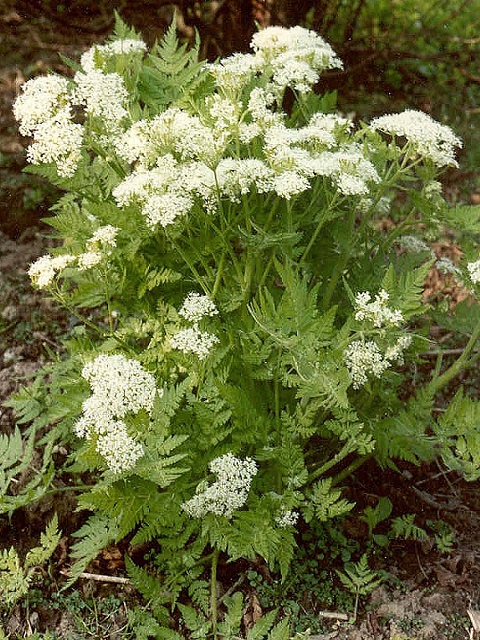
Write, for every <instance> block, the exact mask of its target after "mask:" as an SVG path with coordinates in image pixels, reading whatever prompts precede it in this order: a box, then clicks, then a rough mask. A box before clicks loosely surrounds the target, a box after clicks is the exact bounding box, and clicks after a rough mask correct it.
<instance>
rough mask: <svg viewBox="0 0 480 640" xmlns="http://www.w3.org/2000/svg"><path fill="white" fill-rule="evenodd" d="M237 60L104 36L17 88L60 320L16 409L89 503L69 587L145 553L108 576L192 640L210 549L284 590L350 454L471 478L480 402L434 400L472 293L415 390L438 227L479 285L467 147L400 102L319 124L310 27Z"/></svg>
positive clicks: (326, 514) (44, 267) (83, 503)
mask: <svg viewBox="0 0 480 640" xmlns="http://www.w3.org/2000/svg"><path fill="white" fill-rule="evenodd" d="M251 46H252V53H249V54H235V55H233V56H231V57H228V58H225V59H221V60H219V61H218V62H215V63H213V64H205V63H203V62H199V61H198V59H197V52H198V43H197V47H194V48H193V49H192V50H190V51H187V50H186V48H185V47H184V46H183V45H182V46H179V44H178V42H177V40H176V36H175V29H174V27H173V26H172V27H171V28H170V30H169V31H168V32H167V34H166V36H165V38H164V39H163V41H162V42H160V43H159V44H157V45H155V46H154V47H153V48H152V50H151V51H148V50H147V47H146V45H145V43H144V42H143V41H142V40H141V39H139V38H138V36H136V35H135V34H134V33H133V32H132V31H130V30H128V29H127V28H126V27H125V26H124V25H122V24H121V23H118V24H117V30H116V35H115V36H114V37H113V38H112V40H111V41H110V42H108V43H107V44H104V45H95V46H94V47H93V48H92V49H90V50H89V51H87V52H86V53H84V54H83V55H82V57H81V59H80V63H79V64H72V68H73V70H74V73H73V75H72V77H69V78H66V77H61V76H57V75H53V74H52V75H48V76H47V77H38V78H34V79H32V80H29V81H28V82H27V83H26V84H25V85H24V87H23V91H22V92H21V94H20V95H19V97H18V98H17V100H16V102H15V105H14V111H15V115H16V117H17V119H18V120H19V122H20V131H21V133H22V134H24V135H27V136H31V137H32V143H31V145H30V147H29V148H28V152H27V155H28V159H29V161H30V163H31V166H30V168H29V171H31V172H33V173H36V174H39V175H41V176H44V177H45V178H47V179H48V180H50V181H51V182H52V183H53V184H55V185H56V186H58V187H59V188H60V189H61V190H63V191H64V192H65V193H64V195H63V196H62V197H61V198H60V199H59V201H58V203H57V204H56V205H55V206H54V208H53V210H54V215H53V217H52V218H50V219H49V222H50V224H51V226H52V227H53V228H54V229H55V230H56V232H57V234H58V237H59V238H60V239H61V241H62V242H61V244H60V246H59V247H58V248H57V249H56V250H55V251H52V253H51V255H46V256H43V257H42V258H40V259H39V260H37V261H36V262H35V263H34V264H32V265H31V267H30V271H29V273H30V277H31V279H32V282H33V285H34V286H36V287H37V288H40V289H44V290H46V291H47V292H48V294H49V295H51V296H52V297H53V298H55V299H56V300H57V301H58V302H59V303H60V304H62V305H63V306H64V307H65V308H66V309H68V310H69V311H70V312H71V314H72V315H73V316H74V317H75V318H76V319H77V321H76V324H75V326H74V328H73V331H72V334H71V336H70V337H69V339H68V340H67V341H66V353H65V354H63V356H62V357H61V358H59V359H58V361H57V362H55V363H53V364H51V365H48V367H46V368H45V369H44V371H43V374H41V376H40V378H38V379H37V380H36V382H35V383H34V384H33V386H32V388H31V389H30V390H29V391H28V393H27V392H24V393H21V394H20V395H19V396H18V397H17V399H16V401H15V402H14V405H15V407H16V409H17V412H18V414H19V417H20V419H23V420H24V421H26V420H30V421H32V420H33V426H32V427H31V428H30V429H31V431H32V430H33V432H35V430H37V431H38V432H40V431H42V433H43V430H44V427H45V426H46V425H50V426H49V432H48V435H46V436H44V439H43V442H46V443H47V444H49V446H50V449H48V451H51V447H52V446H53V443H58V442H62V443H63V446H66V447H68V450H69V452H70V453H69V467H68V469H69V471H70V472H71V473H84V472H89V474H90V475H89V477H90V478H94V483H93V485H92V486H88V487H86V488H85V489H84V490H83V491H82V490H81V487H80V488H78V487H77V489H78V490H79V494H80V495H79V506H80V507H81V508H82V509H85V510H89V511H90V512H91V515H90V517H89V518H88V520H87V521H86V524H85V525H84V526H83V527H82V528H81V529H80V530H79V531H78V533H77V534H76V535H77V537H78V539H79V540H78V542H77V543H76V544H75V545H74V547H73V557H74V558H76V560H77V561H76V563H75V564H74V566H73V567H72V579H75V577H76V576H78V575H79V574H80V572H81V571H83V569H84V567H85V566H86V564H87V563H88V562H89V561H90V560H91V559H92V558H94V557H95V555H96V554H97V553H98V552H99V551H100V550H101V549H102V548H103V547H104V546H106V545H107V544H109V543H110V542H112V541H119V540H121V539H123V538H125V537H126V536H129V539H130V544H131V545H137V544H139V543H145V542H148V541H152V540H155V541H157V548H158V549H159V551H158V552H157V555H156V560H155V564H156V566H157V567H158V577H157V578H156V579H155V580H152V579H151V578H152V576H149V575H148V574H147V572H146V571H145V570H144V569H143V568H140V567H138V566H135V565H134V564H133V562H132V561H131V560H129V559H128V558H127V559H126V566H127V570H128V572H129V574H130V576H131V577H132V578H133V579H134V581H136V583H137V584H138V585H139V588H140V589H141V590H143V592H144V593H146V594H147V595H148V597H150V598H153V602H154V603H155V607H156V610H157V613H158V612H159V611H160V613H159V614H158V615H159V616H160V614H161V612H162V611H165V610H164V609H163V608H162V606H163V605H164V604H166V603H168V602H171V601H176V600H177V599H178V597H179V595H180V593H181V592H182V591H183V590H187V592H188V593H189V597H190V599H191V601H192V600H193V602H196V603H197V604H199V603H200V602H202V603H203V605H202V606H203V611H204V614H205V616H206V618H205V619H203V618H202V619H203V620H206V619H207V618H209V619H210V622H209V623H208V624H210V626H208V624H207V622H208V620H207V622H205V624H207V626H206V627H202V629H203V631H199V629H197V630H196V631H195V632H194V631H192V633H196V634H197V635H195V636H194V637H206V635H208V633H210V631H211V632H212V633H213V634H214V635H218V634H219V633H220V631H218V627H217V618H218V612H217V595H216V593H217V592H216V586H215V585H216V575H217V567H218V562H219V557H220V558H221V559H223V560H225V559H228V560H235V559H238V558H246V559H254V558H255V557H257V556H261V557H262V558H264V559H265V561H266V562H268V563H269V564H270V565H271V567H272V568H273V569H277V568H278V569H279V570H280V572H281V573H282V574H283V575H284V576H285V575H286V574H287V572H288V569H289V562H290V560H291V558H292V554H293V551H294V547H295V532H296V527H297V525H298V522H299V519H302V520H303V522H305V523H307V524H308V523H309V522H311V521H312V520H313V519H317V520H320V521H327V520H329V519H331V518H334V517H337V516H340V515H342V514H345V513H347V512H348V511H349V510H351V509H352V507H353V506H354V505H353V504H351V503H349V502H348V501H347V500H346V499H345V498H344V497H342V491H341V486H340V483H341V481H342V479H344V478H345V477H346V476H347V475H348V474H350V473H353V472H354V471H355V469H357V468H358V467H359V466H360V465H361V464H362V463H363V462H364V461H365V460H367V459H371V458H375V459H376V460H377V461H378V462H379V464H381V465H386V464H393V463H394V461H395V460H398V459H405V460H408V461H411V462H414V463H415V462H421V461H429V460H432V459H433V458H434V457H437V458H439V459H441V460H443V462H444V463H445V464H446V465H447V466H448V467H450V468H454V469H456V470H458V471H459V472H461V473H463V474H465V476H466V477H467V478H470V479H474V478H477V477H479V476H480V431H479V424H480V420H479V418H480V409H479V405H478V403H477V402H476V401H474V400H472V399H470V398H469V397H468V396H467V395H466V394H464V393H462V391H461V390H460V391H459V392H458V393H457V395H456V396H455V397H454V398H453V400H452V401H451V403H450V405H449V406H445V407H443V408H442V411H441V412H439V411H437V410H436V405H435V402H436V398H437V397H438V392H439V391H440V390H441V389H442V387H444V386H445V385H446V384H447V383H449V382H450V381H451V380H453V378H454V377H455V376H456V375H457V374H458V373H459V372H460V371H461V370H462V369H463V368H464V367H467V366H469V365H470V364H471V363H472V362H473V360H474V359H475V358H476V357H477V355H476V351H475V349H474V347H475V344H476V341H477V338H478V336H479V334H480V324H479V322H478V319H479V314H478V309H477V303H476V302H475V301H472V304H471V305H470V306H468V305H463V306H461V310H462V309H463V312H464V314H465V315H464V316H460V313H461V310H460V311H459V312H458V314H459V316H458V317H459V320H458V322H459V324H461V326H462V327H463V331H464V333H465V334H468V337H467V338H466V340H465V344H466V346H465V349H464V350H463V353H462V354H461V355H460V356H459V358H458V360H457V361H455V362H454V363H450V364H449V366H446V365H444V363H443V361H442V352H441V349H440V348H438V360H437V364H436V366H435V367H433V368H432V372H431V374H430V373H429V375H428V376H427V377H426V379H425V380H424V382H423V385H421V386H419V384H418V383H417V382H416V380H415V372H416V365H417V363H419V362H421V360H422V353H424V352H425V351H428V352H429V353H431V352H433V351H435V350H436V349H437V347H436V345H435V342H434V339H433V338H432V337H431V336H430V335H429V326H430V325H431V323H432V321H433V319H434V320H435V322H436V323H437V324H438V323H441V322H442V317H443V318H444V316H442V315H441V313H440V311H437V310H436V309H435V308H434V306H433V305H432V304H431V303H430V304H427V303H426V302H425V301H424V300H423V299H422V292H423V283H424V280H425V277H426V275H427V273H428V271H429V270H430V269H431V268H432V266H433V265H434V263H435V260H436V256H435V255H434V254H433V253H432V251H431V249H430V245H431V243H432V241H434V240H435V239H436V238H438V237H440V236H441V234H442V232H443V229H444V227H445V225H448V226H449V227H450V228H453V229H454V230H457V231H461V234H459V241H460V240H461V241H462V242H463V246H462V248H463V258H462V261H461V263H460V264H458V265H453V264H452V263H448V264H447V266H448V268H449V269H450V270H451V271H452V272H454V275H455V277H456V278H457V279H461V280H463V282H464V285H465V286H466V287H467V288H468V289H474V290H475V288H476V287H478V283H479V281H480V266H479V265H480V262H479V261H478V258H479V255H478V250H477V247H476V244H475V233H477V232H478V223H477V222H476V218H477V217H478V210H474V209H472V210H470V209H468V208H467V207H464V208H461V207H457V208H456V209H455V210H454V211H453V212H452V210H451V209H450V207H449V206H448V205H447V203H446V202H445V200H444V198H443V197H442V190H441V185H440V183H439V182H438V180H437V178H438V175H439V173H440V172H441V170H443V169H444V168H445V167H452V166H456V164H457V162H456V159H455V153H456V150H457V149H458V147H460V146H461V142H460V140H459V139H458V138H457V137H456V136H455V135H454V133H453V132H452V131H451V130H450V129H449V128H448V127H447V126H444V125H442V124H439V123H438V122H436V121H434V120H433V119H432V118H431V117H429V116H428V115H426V114H424V113H421V112H418V111H412V110H411V111H406V112H404V113H400V114H390V115H385V116H382V117H379V118H376V119H374V120H372V121H371V122H370V123H359V124H355V123H354V122H352V121H351V120H350V119H348V118H347V117H346V116H344V115H342V114H340V113H339V112H337V111H336V108H335V98H334V96H333V95H332V94H324V95H319V94H318V92H314V91H313V87H314V86H315V87H320V88H321V75H322V73H323V72H324V71H325V70H327V69H331V68H335V67H340V66H341V62H340V60H339V59H338V57H337V56H336V54H335V53H334V51H333V50H332V49H331V47H330V46H329V45H328V44H327V43H326V42H325V41H324V40H323V39H322V38H321V37H320V36H318V35H317V34H315V33H313V32H311V31H308V30H306V29H304V28H301V27H294V28H291V29H286V28H282V27H269V28H267V29H265V30H263V31H260V32H259V33H257V34H255V35H254V37H253V39H252V43H251ZM286 105H291V106H288V108H287V107H286ZM388 217H390V218H392V220H394V221H395V222H394V223H393V224H390V225H388V226H387V225H384V224H383V225H382V221H384V220H385V219H386V218H388ZM460 236H461V237H460ZM442 264H443V266H444V267H445V264H446V261H445V260H443V263H442ZM444 320H445V322H447V320H448V321H449V322H450V321H451V317H447V318H444ZM429 357H430V356H429ZM407 388H408V389H410V392H409V393H408V394H407V392H406V389H407ZM44 468H45V469H47V468H48V469H50V467H48V464H47V463H46V462H45V463H44ZM43 478H44V479H43V482H39V481H37V484H36V487H35V491H33V494H32V493H31V494H30V495H31V496H32V495H33V496H34V497H35V498H38V497H41V495H42V494H43V493H44V492H45V491H47V490H48V488H49V485H50V484H51V483H54V479H55V475H54V474H53V473H47V471H45V473H44V476H43ZM10 498H11V497H9V496H8V491H6V492H5V498H4V505H6V506H5V507H4V510H7V509H8V510H11V509H12V508H15V504H14V501H13V503H12V499H10ZM206 565H209V566H211V581H210V587H211V595H210V597H208V593H207V590H208V588H210V587H209V585H208V584H207V582H206V581H205V580H204V579H203V577H202V576H203V575H204V572H205V567H206ZM154 584H156V585H157V587H155V589H156V590H155V589H154V587H153V586H152V585H154ZM152 590H153V591H154V593H153V592H152ZM195 594H196V595H195ZM199 594H202V595H201V596H199ZM195 598H196V599H195ZM202 598H203V600H202ZM207 601H208V605H206V604H205V602H207ZM237 605H238V602H237ZM182 606H183V605H182ZM199 606H200V605H199ZM200 608H201V607H200ZM183 613H184V616H185V619H186V620H187V619H188V620H190V623H189V624H190V628H192V627H195V624H196V623H195V620H197V622H198V619H197V618H195V616H194V615H193V613H192V610H190V609H188V608H185V607H184V610H183ZM192 620H193V621H192ZM187 624H188V623H187ZM199 624H200V623H199ZM200 626H201V625H200ZM199 628H200V627H199ZM282 628H283V627H282ZM199 633H200V635H198V634H199ZM202 633H203V634H204V635H203V636H202V635H201V634H202ZM281 633H283V634H285V633H286V634H287V635H286V636H284V635H283V636H282V635H281V634H280V632H279V635H278V637H288V629H287V627H285V628H284V630H283V631H282V632H281ZM224 635H225V634H224ZM162 637H163V636H162ZM225 637H226V636H225ZM272 637H273V636H272Z"/></svg>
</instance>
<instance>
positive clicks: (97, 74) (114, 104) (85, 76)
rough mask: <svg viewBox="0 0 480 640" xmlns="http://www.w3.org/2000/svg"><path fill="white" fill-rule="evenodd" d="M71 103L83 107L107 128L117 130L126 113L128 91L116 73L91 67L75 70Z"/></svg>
mask: <svg viewBox="0 0 480 640" xmlns="http://www.w3.org/2000/svg"><path fill="white" fill-rule="evenodd" d="M74 81H75V83H76V87H75V89H74V93H73V97H72V100H73V103H74V104H77V105H81V106H84V107H85V113H86V114H88V115H91V116H95V117H96V118H98V119H99V120H100V121H102V123H103V125H104V126H105V127H106V128H107V129H114V130H117V129H118V127H119V125H120V123H121V122H122V120H124V119H125V118H126V117H127V115H128V111H127V108H126V107H127V104H128V92H127V89H126V87H125V83H124V81H123V78H122V77H121V76H120V75H119V74H118V73H103V71H100V70H99V69H92V70H91V71H88V72H87V73H82V72H80V71H79V72H77V73H76V74H75V77H74Z"/></svg>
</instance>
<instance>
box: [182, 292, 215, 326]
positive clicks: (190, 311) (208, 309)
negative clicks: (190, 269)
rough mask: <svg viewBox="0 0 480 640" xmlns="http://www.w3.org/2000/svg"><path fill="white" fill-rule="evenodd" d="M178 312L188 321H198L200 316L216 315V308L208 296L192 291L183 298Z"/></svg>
mask: <svg viewBox="0 0 480 640" xmlns="http://www.w3.org/2000/svg"><path fill="white" fill-rule="evenodd" d="M178 313H179V314H180V315H181V316H183V317H184V318H185V319H186V320H189V321H190V322H199V321H200V320H201V319H202V318H205V317H207V316H214V315H216V314H217V313H218V309H217V307H216V306H215V303H214V302H213V301H212V300H211V299H210V298H209V297H208V296H205V295H201V294H199V293H197V292H196V291H192V292H191V293H189V294H188V296H187V297H186V298H185V300H184V302H183V305H182V306H181V308H180V310H179V312H178Z"/></svg>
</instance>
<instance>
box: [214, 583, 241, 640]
mask: <svg viewBox="0 0 480 640" xmlns="http://www.w3.org/2000/svg"><path fill="white" fill-rule="evenodd" d="M224 602H225V606H226V608H227V610H226V612H225V615H224V617H223V620H222V621H221V622H219V623H218V626H217V631H218V633H219V634H220V636H221V637H224V638H232V639H233V638H236V637H239V635H240V627H241V626H242V618H243V595H242V593H241V592H240V591H236V592H235V593H234V594H233V595H232V596H230V597H228V598H225V600H224Z"/></svg>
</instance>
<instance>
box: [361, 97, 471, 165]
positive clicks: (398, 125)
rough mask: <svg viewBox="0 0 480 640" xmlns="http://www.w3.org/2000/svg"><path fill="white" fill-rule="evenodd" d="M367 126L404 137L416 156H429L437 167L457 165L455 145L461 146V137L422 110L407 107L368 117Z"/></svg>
mask: <svg viewBox="0 0 480 640" xmlns="http://www.w3.org/2000/svg"><path fill="white" fill-rule="evenodd" d="M370 127H371V128H372V129H379V130H380V131H384V132H385V133H389V134H391V135H392V136H400V137H404V138H406V139H407V142H409V143H410V144H411V145H412V147H413V149H414V151H415V152H416V153H417V154H418V155H419V156H421V157H423V158H427V159H429V160H431V161H432V162H433V163H434V164H435V165H436V166H437V167H448V166H453V167H457V166H458V163H457V161H456V160H455V149H456V148H457V147H461V146H462V141H461V140H460V138H458V137H457V136H456V135H455V134H454V133H453V131H452V130H451V129H450V127H447V126H445V125H443V124H440V123H439V122H436V121H435V120H434V119H433V118H431V117H430V116H429V115H428V114H426V113H423V111H415V110H414V109H407V110H406V111H404V112H403V113H394V114H391V115H385V116H380V117H379V118H375V119H374V120H372V122H371V123H370Z"/></svg>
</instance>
